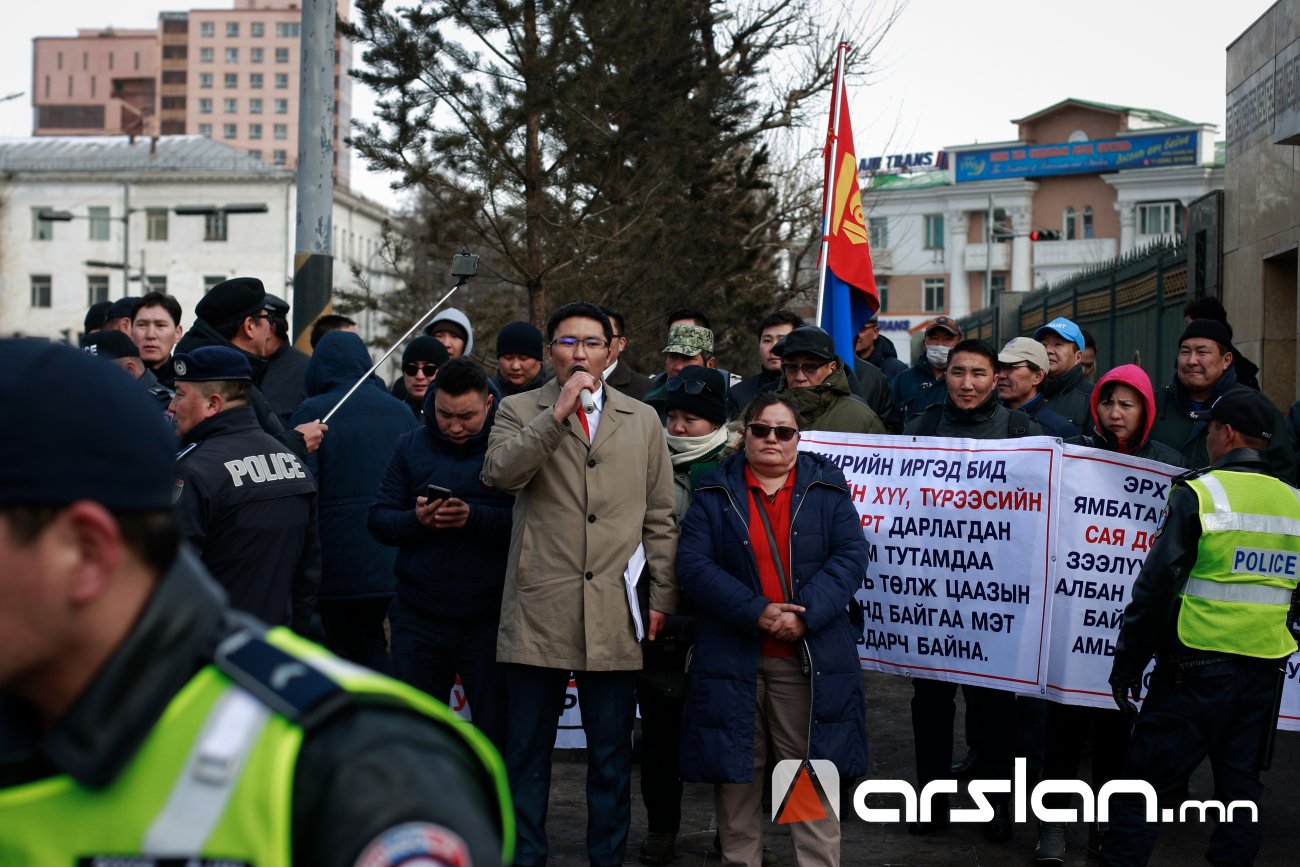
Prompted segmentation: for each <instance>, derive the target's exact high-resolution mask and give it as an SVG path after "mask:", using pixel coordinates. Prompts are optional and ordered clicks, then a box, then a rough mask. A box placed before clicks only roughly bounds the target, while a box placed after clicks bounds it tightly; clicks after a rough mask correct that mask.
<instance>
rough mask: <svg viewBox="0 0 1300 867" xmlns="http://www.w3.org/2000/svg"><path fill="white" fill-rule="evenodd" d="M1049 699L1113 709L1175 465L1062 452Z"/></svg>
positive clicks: (1077, 449) (1071, 449)
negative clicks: (1130, 609)
mask: <svg viewBox="0 0 1300 867" xmlns="http://www.w3.org/2000/svg"><path fill="white" fill-rule="evenodd" d="M1062 453H1063V457H1064V461H1063V463H1062V475H1061V478H1062V482H1061V506H1060V509H1059V514H1058V516H1057V521H1058V524H1057V537H1056V538H1057V545H1058V548H1057V550H1056V577H1055V579H1054V580H1053V582H1052V588H1053V592H1052V600H1051V602H1052V622H1051V644H1050V647H1051V650H1050V652H1049V653H1048V660H1049V661H1048V666H1047V697H1048V698H1050V699H1052V700H1054V701H1059V702H1064V703H1066V704H1081V705H1089V706H1091V707H1102V708H1107V709H1110V708H1114V707H1115V700H1114V698H1112V697H1111V691H1110V685H1109V682H1108V678H1109V677H1110V668H1111V662H1112V661H1113V657H1114V652H1115V651H1114V647H1115V637H1116V635H1118V634H1119V627H1120V624H1121V623H1123V621H1124V606H1125V605H1127V604H1128V601H1129V599H1130V597H1131V595H1132V590H1133V581H1134V579H1136V578H1137V575H1138V572H1140V571H1141V569H1142V564H1143V562H1145V560H1146V555H1147V551H1148V550H1149V549H1150V546H1151V540H1152V536H1153V535H1154V534H1155V531H1156V528H1157V526H1158V525H1159V522H1160V515H1161V513H1162V511H1163V510H1164V507H1165V502H1166V501H1167V500H1168V499H1169V480H1170V478H1171V477H1173V476H1174V475H1177V474H1178V473H1181V472H1182V470H1181V469H1179V468H1177V467H1171V466H1169V465H1168V464H1162V463H1159V462H1157V461H1148V460H1144V459H1142V458H1135V457H1131V456H1129V455H1122V454H1118V453H1116V452H1110V451H1103V450H1101V449H1091V448H1086V447H1084V446H1072V445H1066V446H1062Z"/></svg>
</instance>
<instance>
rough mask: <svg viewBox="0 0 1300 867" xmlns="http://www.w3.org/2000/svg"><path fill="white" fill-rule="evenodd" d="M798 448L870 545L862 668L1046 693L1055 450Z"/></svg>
mask: <svg viewBox="0 0 1300 867" xmlns="http://www.w3.org/2000/svg"><path fill="white" fill-rule="evenodd" d="M800 448H801V449H803V450H804V451H810V452H815V453H817V454H821V455H824V456H826V457H827V458H829V459H830V460H832V461H834V462H835V463H836V464H837V465H838V466H839V467H840V468H841V469H842V470H843V471H844V475H845V477H846V478H847V480H848V482H849V490H850V493H851V495H852V496H853V499H854V504H855V505H856V506H857V509H858V513H859V514H860V516H861V519H862V526H863V529H864V531H865V532H866V535H867V540H868V542H869V543H870V545H871V564H870V566H869V567H868V570H867V577H866V581H865V590H863V591H860V592H859V594H858V599H859V602H860V603H861V605H862V608H863V611H864V613H865V614H866V621H867V623H866V631H865V636H864V638H865V643H864V645H863V649H862V651H861V658H862V665H863V667H864V668H869V669H874V670H878V671H886V672H892V673H894V674H908V675H913V676H916V677H924V678H930V679H933V680H947V681H953V682H956V683H968V684H974V685H977V686H989V687H993V688H996V689H1006V690H1011V691H1014V692H1022V693H1027V694H1031V695H1041V694H1042V693H1043V690H1044V689H1045V682H1046V677H1047V658H1046V650H1047V642H1046V639H1047V635H1046V626H1047V624H1046V616H1047V606H1048V603H1049V600H1048V594H1049V591H1050V583H1049V582H1050V581H1051V577H1052V562H1051V552H1052V551H1053V550H1054V549H1055V527H1056V522H1055V516H1054V515H1053V514H1052V510H1053V509H1054V508H1055V503H1056V489H1057V486H1058V485H1059V484H1060V479H1061V451H1060V446H1059V444H1058V443H1057V441H1056V440H1054V439H1052V438H1050V437H1025V438H1021V439H1008V440H970V439H950V438H942V437H930V438H926V439H924V440H917V439H916V438H914V437H899V436H863V435H856V434H832V433H826V432H823V431H811V432H809V433H807V434H805V435H804V436H802V437H801V438H800Z"/></svg>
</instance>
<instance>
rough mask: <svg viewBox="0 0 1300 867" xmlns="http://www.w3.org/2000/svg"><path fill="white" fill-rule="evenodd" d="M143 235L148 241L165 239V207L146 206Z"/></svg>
mask: <svg viewBox="0 0 1300 867" xmlns="http://www.w3.org/2000/svg"><path fill="white" fill-rule="evenodd" d="M144 215H145V216H144V236H145V239H146V240H149V241H166V240H167V209H166V208H146V209H145V212H144Z"/></svg>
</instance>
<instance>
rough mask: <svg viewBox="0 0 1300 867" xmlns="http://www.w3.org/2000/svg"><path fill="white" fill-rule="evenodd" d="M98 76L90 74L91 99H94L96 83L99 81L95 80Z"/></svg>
mask: <svg viewBox="0 0 1300 867" xmlns="http://www.w3.org/2000/svg"><path fill="white" fill-rule="evenodd" d="M98 78H99V76H97V75H92V76H90V98H91V99H94V98H95V89H96V85H97V84H98V83H99V82H98V81H97V79H98Z"/></svg>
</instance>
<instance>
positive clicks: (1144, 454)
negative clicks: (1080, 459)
mask: <svg viewBox="0 0 1300 867" xmlns="http://www.w3.org/2000/svg"><path fill="white" fill-rule="evenodd" d="M1108 382H1118V383H1123V384H1124V385H1127V386H1129V387H1130V388H1132V389H1135V390H1136V391H1137V392H1138V394H1140V395H1142V420H1143V427H1142V434H1141V437H1140V438H1139V439H1138V441H1137V442H1132V443H1122V442H1119V441H1118V439H1117V438H1116V436H1115V435H1114V434H1113V433H1111V432H1110V431H1108V430H1106V429H1105V428H1104V427H1102V424H1101V418H1100V416H1099V414H1098V411H1097V406H1098V404H1100V403H1101V391H1102V386H1104V385H1106V383H1108ZM1155 423H1156V398H1155V394H1154V393H1153V392H1152V391H1151V379H1150V377H1148V376H1147V374H1146V371H1145V370H1143V369H1142V368H1140V367H1138V366H1137V365H1136V364H1122V365H1120V366H1119V367H1116V368H1115V369H1114V370H1112V371H1110V372H1109V373H1107V374H1106V375H1105V376H1103V377H1102V378H1101V379H1100V380H1099V381H1098V382H1097V385H1096V387H1095V388H1093V390H1092V426H1093V430H1094V433H1093V434H1092V435H1091V436H1083V437H1077V438H1075V439H1073V440H1071V442H1073V443H1077V444H1078V445H1085V446H1091V447H1093V448H1096V449H1105V450H1106V451H1111V452H1119V453H1120V454H1124V455H1133V456H1134V457H1137V458H1146V459H1147V460H1152V461H1160V462H1161V463H1166V464H1169V465H1170V466H1174V467H1181V466H1184V463H1183V456H1182V454H1180V453H1179V452H1178V450H1177V449H1173V448H1170V447H1169V446H1167V445H1165V444H1164V443H1162V442H1156V441H1155V440H1153V439H1151V428H1152V426H1153V425H1154V424H1155Z"/></svg>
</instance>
